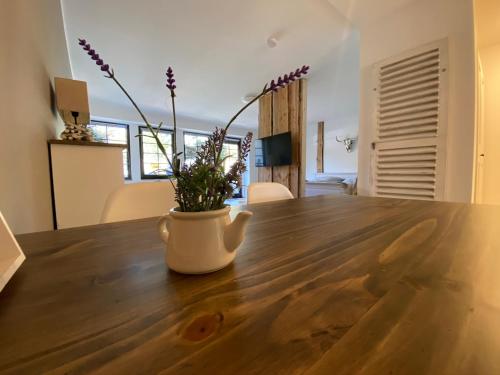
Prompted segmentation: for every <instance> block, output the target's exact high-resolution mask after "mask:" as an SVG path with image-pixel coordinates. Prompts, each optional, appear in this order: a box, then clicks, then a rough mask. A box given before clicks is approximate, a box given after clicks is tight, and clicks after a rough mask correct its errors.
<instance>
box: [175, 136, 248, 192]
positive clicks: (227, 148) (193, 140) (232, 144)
mask: <svg viewBox="0 0 500 375" xmlns="http://www.w3.org/2000/svg"><path fill="white" fill-rule="evenodd" d="M207 139H208V135H206V134H200V133H191V132H185V133H184V162H185V163H186V164H188V165H189V164H191V163H193V162H194V159H195V158H196V153H197V152H198V150H199V149H200V147H201V146H202V145H203V144H204V143H205V142H206V141H207ZM240 144H241V140H240V139H238V138H226V140H225V141H224V144H223V147H222V154H221V157H222V158H226V157H227V159H226V160H225V161H224V171H225V172H229V168H231V166H232V165H233V164H234V163H235V162H236V161H237V160H238V155H239V152H240ZM240 188H241V182H240V184H239V186H238V189H236V190H235V193H234V196H235V197H236V198H237V197H241V192H240V190H241V189H240Z"/></svg>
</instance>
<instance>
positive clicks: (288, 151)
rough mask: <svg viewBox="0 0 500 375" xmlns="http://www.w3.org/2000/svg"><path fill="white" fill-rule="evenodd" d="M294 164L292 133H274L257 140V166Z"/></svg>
mask: <svg viewBox="0 0 500 375" xmlns="http://www.w3.org/2000/svg"><path fill="white" fill-rule="evenodd" d="M290 164H292V134H291V133H290V132H287V133H281V134H276V135H272V136H270V137H265V138H261V139H257V140H256V141H255V166H256V167H272V166H278V165H290Z"/></svg>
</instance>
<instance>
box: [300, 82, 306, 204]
mask: <svg viewBox="0 0 500 375" xmlns="http://www.w3.org/2000/svg"><path fill="white" fill-rule="evenodd" d="M299 83H300V86H299V129H300V168H299V197H304V196H305V192H306V130H307V80H305V79H301V80H299Z"/></svg>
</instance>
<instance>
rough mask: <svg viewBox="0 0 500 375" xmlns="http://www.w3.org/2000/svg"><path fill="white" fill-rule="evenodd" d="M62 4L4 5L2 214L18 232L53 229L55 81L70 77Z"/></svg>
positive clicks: (0, 24)
mask: <svg viewBox="0 0 500 375" xmlns="http://www.w3.org/2000/svg"><path fill="white" fill-rule="evenodd" d="M61 14H62V13H61V6H60V2H59V0H43V1H32V0H15V1H13V0H6V1H2V2H1V3H0V45H1V46H2V53H1V58H0V77H2V84H1V85H0V103H1V106H0V176H1V177H0V211H2V213H3V214H4V216H5V219H6V220H7V222H8V223H9V225H10V226H11V227H12V229H13V231H14V232H15V233H24V232H35V231H42V230H49V229H52V208H51V198H50V180H49V165H48V154H47V140H48V139H50V138H54V137H55V136H56V134H57V132H58V130H57V128H59V129H60V128H61V127H62V125H61V123H59V120H58V119H57V115H56V113H55V111H54V109H53V104H52V100H51V90H52V88H53V78H54V76H60V77H66V78H71V69H70V63H69V59H68V53H67V50H66V41H65V36H64V27H63V21H62V15H61Z"/></svg>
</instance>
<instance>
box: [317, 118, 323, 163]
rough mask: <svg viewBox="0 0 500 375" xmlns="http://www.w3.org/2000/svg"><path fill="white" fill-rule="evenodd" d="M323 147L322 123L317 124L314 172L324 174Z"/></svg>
mask: <svg viewBox="0 0 500 375" xmlns="http://www.w3.org/2000/svg"><path fill="white" fill-rule="evenodd" d="M324 145H325V123H324V122H323V121H320V122H318V150H317V155H316V172H317V173H323V172H324V161H323V155H324V147H325V146H324Z"/></svg>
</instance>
